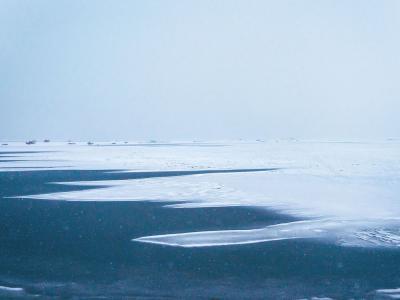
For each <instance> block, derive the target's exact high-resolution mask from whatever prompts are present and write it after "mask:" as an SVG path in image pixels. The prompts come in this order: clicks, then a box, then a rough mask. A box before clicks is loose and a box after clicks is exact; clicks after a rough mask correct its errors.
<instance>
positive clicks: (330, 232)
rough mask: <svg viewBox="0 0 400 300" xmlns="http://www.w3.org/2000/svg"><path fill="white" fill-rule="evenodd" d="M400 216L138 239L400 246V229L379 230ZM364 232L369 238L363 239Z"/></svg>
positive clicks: (199, 243)
mask: <svg viewBox="0 0 400 300" xmlns="http://www.w3.org/2000/svg"><path fill="white" fill-rule="evenodd" d="M399 225H400V219H387V220H384V221H382V220H380V221H379V220H362V221H356V220H339V219H327V220H311V221H299V222H290V223H284V224H278V225H271V226H267V227H265V228H259V229H251V230H225V231H223V230H219V231H202V232H190V233H179V234H165V235H154V236H147V237H140V238H137V239H134V241H137V242H145V243H152V244H161V245H168V246H179V247H189V248H190V247H207V246H226V245H236V244H252V243H259V242H268V241H277V240H289V239H299V238H319V239H325V240H330V241H332V242H334V243H337V244H340V245H346V246H361V245H362V246H364V247H377V246H381V247H391V248H393V247H396V248H399V247H400V235H399V234H400V231H398V232H397V233H396V234H395V233H393V232H392V233H389V232H386V231H384V230H379V231H377V230H375V228H377V227H380V226H390V227H394V226H397V227H398V226H399ZM360 234H364V236H368V237H369V238H368V239H360V238H359V235H360Z"/></svg>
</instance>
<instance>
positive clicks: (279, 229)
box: [2, 141, 400, 247]
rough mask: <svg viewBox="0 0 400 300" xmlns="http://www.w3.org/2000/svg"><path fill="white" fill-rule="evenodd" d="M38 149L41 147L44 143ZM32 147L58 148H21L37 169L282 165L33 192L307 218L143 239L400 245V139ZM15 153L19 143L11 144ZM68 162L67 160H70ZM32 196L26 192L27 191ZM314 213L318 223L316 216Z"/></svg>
mask: <svg viewBox="0 0 400 300" xmlns="http://www.w3.org/2000/svg"><path fill="white" fill-rule="evenodd" d="M35 147H36V148H35ZM52 147H53V148H51V146H46V147H45V146H36V145H35V146H34V147H28V146H22V145H14V146H11V147H10V149H14V150H19V151H23V150H26V149H29V150H32V149H38V150H45V151H53V152H42V153H32V154H21V157H23V159H26V157H28V158H29V157H30V158H31V159H32V160H34V162H32V161H30V162H24V161H20V162H11V161H10V162H6V163H5V164H4V163H2V166H3V167H6V168H7V169H6V170H9V171H10V170H16V168H17V169H18V170H29V169H32V168H33V169H34V167H45V168H46V167H48V168H55V169H65V168H67V167H65V165H68V166H69V167H68V168H70V169H105V170H110V171H111V170H116V169H124V172H127V171H129V172H138V171H171V170H217V169H224V170H229V169H241V168H243V169H251V168H254V169H260V168H277V170H274V171H265V172H259V171H258V172H251V170H248V171H247V172H246V173H229V172H228V173H214V174H197V175H190V176H178V177H158V178H157V177H156V178H148V179H134V180H132V179H131V180H107V181H100V182H99V181H93V182H88V181H86V182H74V183H65V182H64V183H63V184H75V185H86V186H99V185H100V186H103V188H101V189H91V190H82V191H74V192H66V193H52V194H42V195H33V196H27V197H29V198H35V199H52V200H67V201H143V200H146V201H166V202H171V201H173V202H174V204H169V203H167V204H166V206H167V207H169V208H181V209H182V208H186V209H193V208H200V207H216V206H251V207H259V208H261V209H272V210H275V211H279V212H281V213H286V214H289V215H292V216H296V217H298V218H303V219H305V220H307V221H303V222H292V223H287V224H278V225H274V226H268V227H265V228H259V229H253V230H237V231H233V230H228V231H210V232H197V233H191V232H189V233H181V234H166V235H160V236H148V237H141V238H138V239H136V240H135V241H139V242H148V243H157V244H166V245H172V246H183V247H194V246H197V247H200V246H217V245H230V244H248V243H257V242H265V241H273V240H282V239H294V238H318V239H324V240H328V241H332V242H334V243H338V244H341V245H347V246H350V245H351V246H363V247H364V246H384V247H399V244H400V237H399V228H400V227H399V221H398V218H399V217H400V201H399V195H400V184H399V183H400V181H399V179H400V143H399V142H397V141H390V142H389V141H384V142H363V143H361V142H359V143H333V142H296V141H291V142H288V141H271V142H267V143H245V142H238V143H201V144H199V143H192V144H190V143H174V144H164V145H157V146H155V145H144V144H143V145H138V144H135V145H131V146H129V145H128V146H116V147H108V146H83V145H76V146H75V145H74V146H65V145H54V146H52ZM7 150H9V149H7ZM63 165H64V166H63ZM24 197H26V196H24ZM310 219H311V220H310Z"/></svg>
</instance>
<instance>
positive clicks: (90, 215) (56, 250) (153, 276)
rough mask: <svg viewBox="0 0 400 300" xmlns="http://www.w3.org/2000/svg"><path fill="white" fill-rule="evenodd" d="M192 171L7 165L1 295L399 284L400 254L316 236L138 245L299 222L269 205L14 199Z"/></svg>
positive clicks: (243, 295)
mask: <svg viewBox="0 0 400 300" xmlns="http://www.w3.org/2000/svg"><path fill="white" fill-rule="evenodd" d="M2 155H3V156H12V155H13V153H11V152H9V153H5V152H3V153H2ZM0 168H1V162H0ZM237 171H243V170H237ZM212 172H220V171H218V170H214V171H212ZM191 173H199V172H198V171H194V172H189V171H186V172H143V173H109V172H105V171H101V170H96V171H94V170H93V171H90V170H89V171H88V170H71V171H70V170H68V171H60V170H35V171H21V172H19V171H7V172H1V169H0V287H3V289H2V288H0V298H1V299H8V298H40V299H46V298H48V299H55V298H62V299H100V298H101V299H103V298H105V299H108V298H111V299H164V298H167V299H300V298H311V297H330V298H334V299H351V298H355V299H375V298H376V297H377V296H376V294H375V293H374V290H376V289H382V288H394V287H400V272H399V271H400V251H397V250H388V249H378V248H375V249H374V248H350V247H340V246H336V245H332V244H327V243H322V242H319V241H310V240H287V241H277V242H271V243H260V244H251V245H240V246H239V245H238V246H226V247H207V248H177V247H168V246H160V245H151V244H145V243H138V242H132V241H131V240H132V239H133V238H137V237H141V236H147V235H155V234H165V233H177V232H188V231H200V230H217V229H236V228H238V229H239V228H240V229H243V228H258V227H262V226H265V225H271V224H277V223H282V222H287V221H292V220H293V218H291V217H288V216H286V215H281V214H277V213H275V212H271V211H267V210H261V209H252V208H241V207H224V208H196V209H171V208H165V207H163V205H165V202H164V203H155V202H151V203H150V202H146V201H145V200H146V199H143V200H144V201H142V202H73V201H71V202H65V201H54V200H36V199H35V200H33V199H26V198H25V199H24V198H23V197H20V198H7V197H10V196H19V195H31V194H42V193H50V192H59V191H72V190H78V189H87V188H96V187H92V186H91V187H83V186H67V185H56V184H49V183H51V182H59V181H85V180H90V181H93V180H113V179H115V180H116V179H128V178H129V179H134V178H146V177H158V176H181V175H190V174H191ZM4 287H6V288H4Z"/></svg>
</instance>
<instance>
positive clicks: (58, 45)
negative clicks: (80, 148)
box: [0, 0, 400, 140]
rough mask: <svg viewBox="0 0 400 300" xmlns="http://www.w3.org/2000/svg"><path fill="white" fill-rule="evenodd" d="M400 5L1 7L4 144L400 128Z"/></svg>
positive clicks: (7, 2) (335, 134) (387, 133)
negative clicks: (51, 140) (26, 140)
mask: <svg viewBox="0 0 400 300" xmlns="http://www.w3.org/2000/svg"><path fill="white" fill-rule="evenodd" d="M399 53H400V1H395V0H393V1H382V0H379V1H378V0H377V1H366V0H360V1H349V0H343V1H319V0H315V1H300V0H292V1H284V0H276V1H249V0H242V1H233V0H229V1H221V0H216V1H205V0H199V1H189V0H185V1H184V0H181V1H172V0H171V1H152V0H150V1H144V0H142V1H132V0H129V1H111V0H110V1H101V0H96V1H95V0H93V1H84V0H81V1H73V0H72V1H71V0H65V1H61V0H58V1H54V0H47V1H40V0H35V1H32V0H25V1H18V0H0V139H3V140H4V139H5V140H7V139H26V138H37V139H42V138H45V137H49V138H52V139H84V140H85V139H150V138H154V139H220V138H228V139H231V138H250V139H252V138H265V139H268V138H270V137H300V138H321V137H322V138H353V137H355V138H366V137H372V138H376V137H393V136H399V132H400V121H399V116H400V84H399V83H400V54H399Z"/></svg>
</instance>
